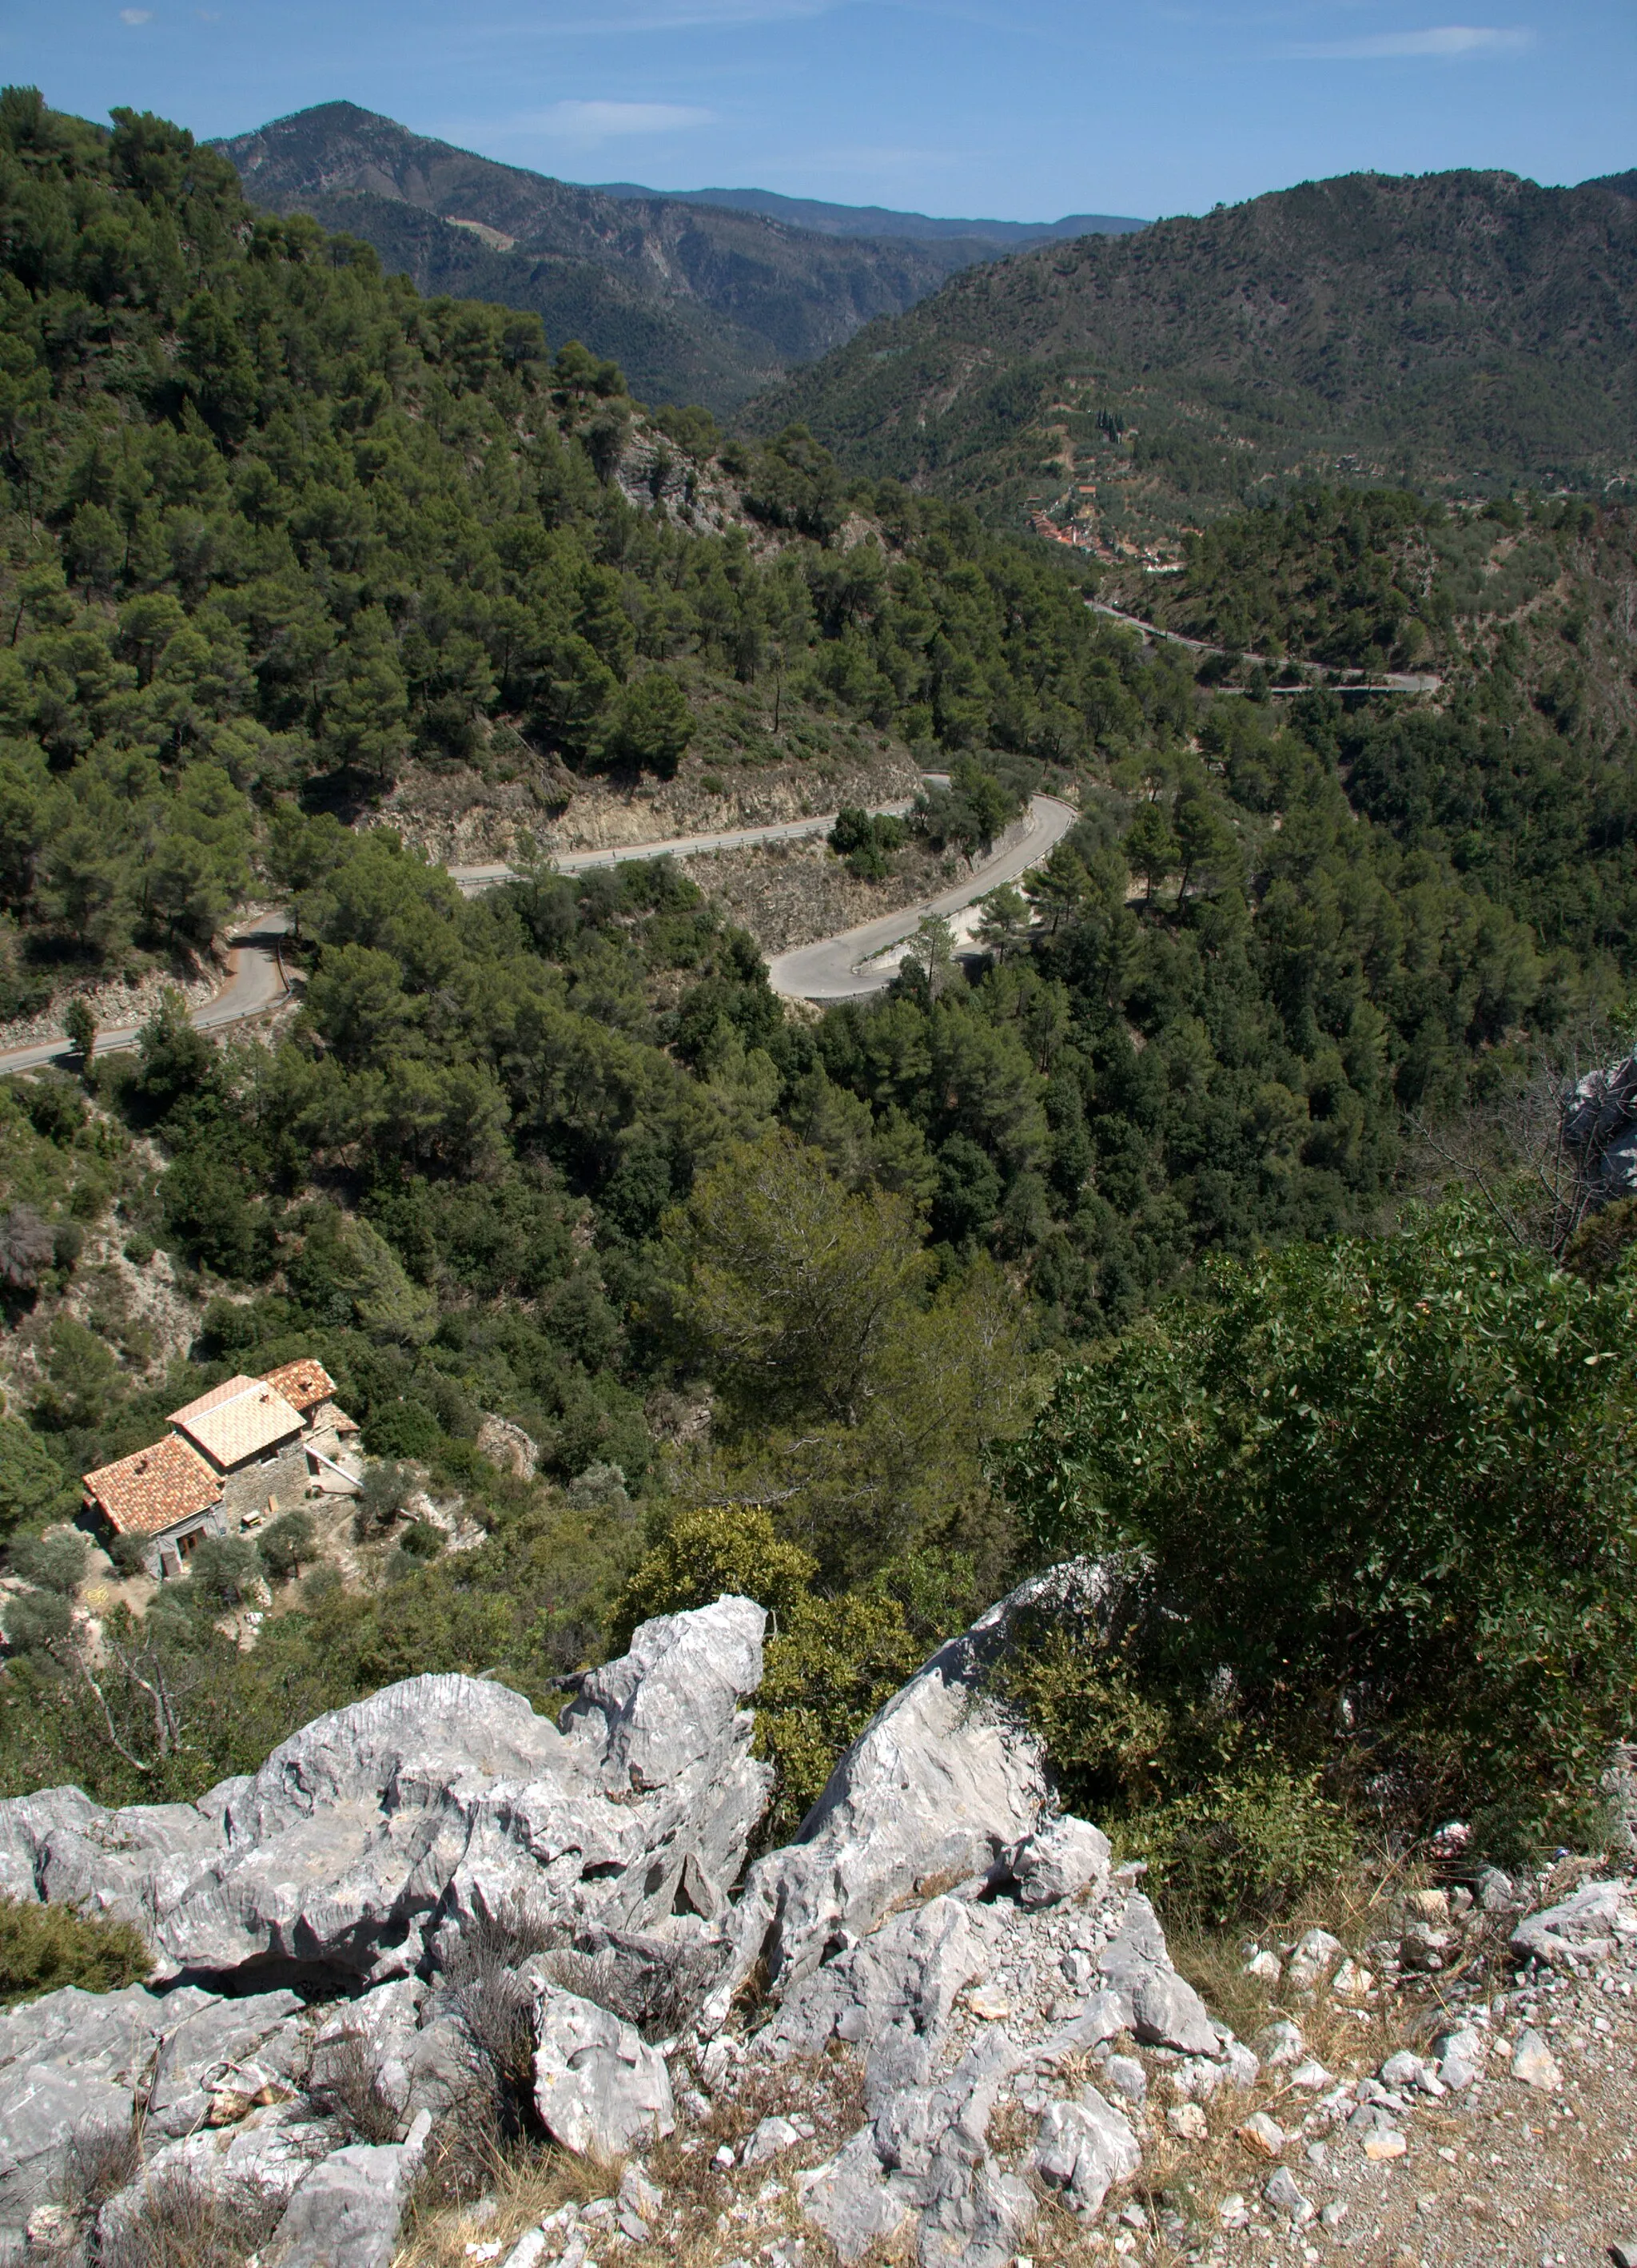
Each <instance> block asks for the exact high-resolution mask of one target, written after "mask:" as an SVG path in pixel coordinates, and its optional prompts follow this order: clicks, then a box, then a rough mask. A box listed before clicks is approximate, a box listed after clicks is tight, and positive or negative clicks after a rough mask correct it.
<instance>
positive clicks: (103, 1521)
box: [85, 1359, 358, 1576]
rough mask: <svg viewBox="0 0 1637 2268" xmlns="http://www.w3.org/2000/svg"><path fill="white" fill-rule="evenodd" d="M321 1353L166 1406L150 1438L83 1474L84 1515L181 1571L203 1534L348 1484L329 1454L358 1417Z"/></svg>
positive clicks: (152, 1566) (158, 1565) (154, 1567)
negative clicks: (160, 1434)
mask: <svg viewBox="0 0 1637 2268" xmlns="http://www.w3.org/2000/svg"><path fill="white" fill-rule="evenodd" d="M335 1390H336V1384H335V1381H334V1380H333V1379H332V1378H331V1377H330V1376H329V1373H328V1372H327V1371H326V1370H325V1368H324V1366H323V1365H322V1364H321V1363H318V1362H314V1361H312V1360H310V1359H309V1360H304V1361H300V1362H292V1363H285V1364H284V1365H283V1366H281V1367H280V1368H279V1369H277V1370H274V1371H269V1373H268V1374H267V1376H266V1377H265V1378H244V1377H240V1378H230V1379H227V1380H225V1381H224V1382H223V1384H222V1385H220V1386H213V1387H212V1388H210V1392H209V1393H208V1394H201V1395H198V1396H197V1397H196V1398H195V1400H194V1401H192V1402H188V1403H184V1404H183V1406H182V1407H181V1409H180V1410H172V1412H171V1414H170V1419H169V1423H170V1425H171V1429H172V1430H171V1432H169V1433H168V1434H166V1437H165V1438H164V1440H159V1441H156V1442H155V1443H154V1444H153V1446H152V1447H151V1448H146V1449H138V1450H137V1451H136V1454H134V1455H133V1456H129V1457H122V1458H121V1459H120V1460H119V1461H118V1462H117V1463H115V1464H112V1465H104V1466H101V1467H100V1468H99V1469H98V1470H97V1471H95V1472H90V1473H87V1474H86V1475H85V1511H86V1513H87V1515H88V1516H89V1519H90V1521H91V1524H92V1526H95V1527H100V1528H104V1529H111V1530H112V1531H113V1532H114V1534H115V1535H129V1536H135V1537H138V1538H140V1539H141V1540H142V1542H143V1543H144V1545H145V1546H146V1547H147V1551H146V1557H147V1565H148V1571H149V1572H150V1573H151V1574H152V1575H155V1576H164V1575H180V1574H181V1572H182V1570H183V1568H184V1566H185V1565H186V1564H187V1561H188V1557H189V1556H190V1554H191V1553H192V1552H193V1550H194V1549H195V1546H196V1545H197V1543H198V1541H199V1538H200V1537H201V1536H202V1535H230V1534H232V1532H233V1531H235V1530H236V1529H238V1528H255V1527H258V1526H260V1524H261V1522H262V1521H263V1520H264V1519H267V1518H269V1517H271V1516H274V1515H276V1514H277V1513H279V1512H282V1511H288V1510H289V1508H290V1507H291V1506H292V1505H294V1504H297V1503H299V1501H300V1500H301V1499H302V1498H303V1497H305V1496H306V1495H308V1494H309V1493H317V1492H318V1491H319V1490H320V1489H323V1490H325V1491H328V1490H330V1489H333V1488H335V1487H336V1486H337V1480H336V1476H339V1477H340V1484H344V1485H347V1486H350V1485H353V1484H352V1483H351V1481H350V1476H348V1475H347V1474H346V1473H345V1471H344V1470H343V1468H342V1467H341V1466H340V1465H339V1464H338V1463H337V1462H336V1459H337V1457H338V1454H339V1452H340V1450H341V1448H342V1447H343V1442H344V1441H345V1440H346V1439H347V1438H348V1437H350V1436H351V1435H353V1434H356V1433H357V1432H358V1427H357V1425H355V1424H354V1423H353V1421H352V1419H351V1418H349V1417H348V1416H347V1414H346V1412H345V1411H344V1410H341V1409H338V1408H337V1407H336V1403H335V1400H334V1398H333V1397H334V1395H335Z"/></svg>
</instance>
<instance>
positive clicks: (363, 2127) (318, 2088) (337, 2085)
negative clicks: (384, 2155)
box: [304, 2031, 403, 2142]
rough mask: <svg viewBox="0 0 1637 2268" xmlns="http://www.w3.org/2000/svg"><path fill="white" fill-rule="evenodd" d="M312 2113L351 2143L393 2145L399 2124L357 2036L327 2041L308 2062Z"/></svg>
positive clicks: (351, 2033)
mask: <svg viewBox="0 0 1637 2268" xmlns="http://www.w3.org/2000/svg"><path fill="white" fill-rule="evenodd" d="M304 2091H305V2093H306V2098H307V2101H308V2102H310V2103H311V2104H312V2105H313V2109H314V2110H318V2111H321V2112H322V2113H323V2114H324V2115H325V2116H326V2117H330V2118H334V2119H335V2120H336V2123H337V2124H338V2125H340V2126H342V2127H343V2129H344V2130H345V2132H346V2136H347V2139H348V2140H349V2141H350V2142H395V2141H396V2140H397V2139H398V2131H399V2129H400V2127H401V2126H402V2123H403V2122H402V2119H401V2118H400V2117H399V2115H398V2110H397V2105H396V2104H395V2102H392V2100H391V2099H390V2097H389V2096H387V2095H385V2094H383V2092H382V2090H381V2084H380V2071H379V2069H378V2067H377V2065H376V2062H375V2058H374V2056H373V2055H372V2053H371V2051H370V2044H369V2042H368V2041H367V2040H366V2039H365V2036H364V2035H363V2033H362V2032H355V2031H345V2032H343V2033H342V2034H341V2036H340V2037H339V2038H337V2039H333V2040H326V2041H325V2042H324V2043H323V2044H322V2046H321V2047H320V2049H319V2050H318V2051H317V2053H316V2054H315V2055H314V2057H313V2069H312V2071H311V2073H309V2074H308V2077H307V2083H306V2088H305V2090H304Z"/></svg>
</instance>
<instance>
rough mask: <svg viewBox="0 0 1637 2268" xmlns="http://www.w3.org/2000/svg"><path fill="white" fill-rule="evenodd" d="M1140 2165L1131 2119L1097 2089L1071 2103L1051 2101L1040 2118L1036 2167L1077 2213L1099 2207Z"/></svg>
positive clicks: (1138, 2149)
mask: <svg viewBox="0 0 1637 2268" xmlns="http://www.w3.org/2000/svg"><path fill="white" fill-rule="evenodd" d="M1141 2163H1142V2150H1141V2147H1140V2145H1139V2142H1138V2140H1137V2137H1136V2135H1135V2134H1134V2133H1133V2132H1132V2124H1131V2121H1130V2119H1129V2118H1127V2117H1126V2116H1125V2113H1124V2111H1121V2110H1116V2109H1115V2107H1114V2105H1113V2104H1112V2103H1111V2102H1109V2101H1108V2100H1107V2099H1106V2098H1105V2097H1104V2096H1102V2095H1099V2094H1098V2092H1097V2090H1096V2088H1095V2087H1088V2088H1084V2089H1083V2090H1082V2091H1081V2093H1080V2095H1077V2096H1076V2097H1075V2098H1074V2099H1073V2101H1072V2102H1054V2103H1052V2104H1051V2106H1050V2108H1049V2109H1048V2110H1047V2111H1046V2114H1045V2117H1043V2119H1042V2121H1041V2125H1040V2140H1039V2142H1038V2144H1037V2145H1036V2151H1035V2169H1036V2172H1037V2173H1038V2174H1039V2176H1040V2177H1041V2179H1042V2180H1043V2181H1044V2182H1048V2183H1051V2187H1052V2188H1053V2189H1057V2190H1060V2191H1062V2192H1063V2194H1064V2196H1065V2198H1066V2201H1067V2202H1068V2203H1069V2204H1070V2205H1073V2209H1074V2211H1075V2212H1076V2213H1082V2214H1085V2215H1087V2216H1089V2215H1090V2214H1092V2213H1096V2212H1097V2211H1099V2210H1100V2208H1101V2206H1102V2200H1103V2198H1105V2197H1107V2195H1108V2193H1109V2191H1110V2189H1112V2187H1113V2186H1114V2184H1115V2183H1116V2182H1125V2181H1129V2180H1130V2179H1131V2177H1132V2175H1133V2174H1134V2173H1135V2172H1136V2171H1137V2169H1138V2168H1139V2165H1140V2164H1141Z"/></svg>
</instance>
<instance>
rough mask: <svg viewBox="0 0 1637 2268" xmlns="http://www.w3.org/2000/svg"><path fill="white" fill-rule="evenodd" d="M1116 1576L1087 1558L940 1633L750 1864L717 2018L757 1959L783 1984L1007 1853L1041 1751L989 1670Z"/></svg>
mask: <svg viewBox="0 0 1637 2268" xmlns="http://www.w3.org/2000/svg"><path fill="white" fill-rule="evenodd" d="M1117 1582H1118V1579H1117V1575H1116V1574H1115V1573H1114V1572H1112V1571H1111V1570H1110V1569H1109V1568H1107V1567H1106V1566H1104V1565H1102V1564H1099V1563H1094V1562H1091V1561H1088V1560H1086V1561H1081V1560H1075V1561H1071V1562H1069V1563H1068V1564H1067V1565H1065V1566H1063V1567H1058V1568H1054V1569H1052V1570H1051V1571H1050V1572H1048V1573H1047V1574H1044V1575H1041V1576H1036V1577H1035V1578H1033V1579H1031V1580H1030V1581H1029V1582H1027V1583H1024V1584H1021V1585H1020V1586H1019V1587H1018V1588H1017V1589H1016V1590H1015V1591H1014V1592H1013V1593H1012V1594H1010V1595H1009V1596H1008V1597H1007V1598H1006V1599H1003V1600H1002V1601H1001V1602H1000V1603H999V1605H998V1606H995V1607H992V1608H991V1609H990V1610H989V1612H988V1613H987V1614H985V1615H984V1616H981V1617H980V1618H979V1619H978V1621H977V1622H976V1623H974V1624H973V1625H972V1627H971V1628H970V1630H969V1631H963V1632H962V1635H961V1636H960V1637H959V1638H951V1639H950V1641H949V1642H948V1645H947V1646H940V1649H939V1651H938V1652H937V1653H935V1654H934V1655H933V1658H932V1660H931V1661H929V1662H928V1663H927V1664H926V1666H925V1668H924V1669H922V1670H921V1671H920V1672H919V1673H918V1675H916V1676H914V1677H912V1678H911V1680H910V1683H908V1684H907V1685H905V1686H904V1687H903V1689H902V1690H900V1691H899V1692H897V1693H896V1694H895V1695H894V1696H893V1697H892V1699H891V1700H890V1701H889V1702H888V1703H887V1704H886V1705H885V1706H884V1707H883V1708H882V1709H881V1710H880V1711H878V1712H877V1713H876V1715H875V1716H874V1718H872V1719H871V1720H870V1722H869V1724H868V1725H866V1727H865V1728H864V1731H863V1732H862V1733H861V1734H859V1738H858V1739H857V1740H856V1741H855V1742H853V1744H852V1747H851V1748H850V1749H848V1750H847V1752H846V1754H845V1755H844V1756H843V1757H842V1759H841V1761H840V1762H839V1763H838V1764H837V1766H836V1769H835V1771H833V1772H832V1773H831V1774H830V1780H829V1783H828V1785H827V1786H825V1789H824V1791H823V1793H822V1795H821V1796H820V1797H819V1800H818V1801H817V1803H816V1804H815V1806H814V1808H813V1809H812V1810H811V1811H810V1812H809V1813H808V1815H807V1818H806V1819H805V1820H804V1821H803V1822H802V1824H801V1828H800V1833H799V1834H798V1836H797V1837H796V1840H795V1841H794V1843H793V1844H792V1845H789V1846H788V1847H787V1848H786V1849H785V1850H783V1851H776V1852H771V1853H770V1854H769V1856H768V1857H767V1858H765V1859H761V1860H759V1861H758V1862H757V1864H756V1866H755V1867H753V1868H752V1869H751V1872H750V1874H749V1876H748V1880H747V1882H746V1886H745V1892H744V1896H743V1897H742V1898H741V1901H740V1904H739V1910H738V1914H737V1917H736V1920H735V1926H734V1940H735V1944H734V1960H733V1962H731V1963H730V1965H729V1968H728V1970H727V1971H726V1974H725V1976H724V1977H723V1980H722V1982H721V1984H720V1985H719V1987H718V1990H717V1992H716V1994H715V1995H714V1996H713V1999H712V2001H711V2002H710V2004H708V2009H709V2014H710V2016H711V2017H712V2019H713V2020H714V2021H718V2022H719V2021H720V2020H721V2017H722V2016H723V2015H724V2014H726V2008H727V2007H728V2004H729V2001H730V2000H731V1998H732V1995H733V1993H734V1992H735V1991H736V1990H737V1989H738V1986H739V1985H741V1983H742V1982H743V1980H744V1978H745V1977H747V1976H748V1974H749V1972H750V1970H752V1969H753V1968H754V1967H755V1966H756V1963H757V1962H765V1963H766V1966H767V1973H768V1976H769V1978H770V1981H771V1984H772V1986H773V1989H774V1991H775V1992H778V1993H780V1994H783V1993H785V1992H788V1991H789V1990H790V1989H791V1987H792V1986H793V1985H796V1984H798V1983H800V1980H801V1978H802V1977H805V1976H807V1975H808V1974H809V1973H810V1972H811V1971H812V1970H814V1969H815V1968H816V1967H817V1966H818V1964H819V1962H821V1960H822V1958H823V1955H824V1953H825V1950H826V1948H827V1947H829V1946H830V1944H832V1943H833V1942H834V1941H835V1940H836V1939H837V1936H838V1935H846V1936H852V1937H859V1936H862V1935H864V1934H865V1933H866V1932H868V1931H869V1930H871V1929H873V1928H874V1926H876V1924H877V1923H878V1922H880V1921H881V1918H882V1917H883V1916H884V1915H885V1914H886V1913H887V1912H888V1911H889V1909H890V1908H891V1906H892V1905H893V1904H895V1903H896V1901H898V1900H900V1899H902V1898H904V1897H907V1896H911V1895H912V1894H913V1893H914V1892H915V1891H916V1889H917V1888H918V1885H922V1884H925V1883H927V1882H928V1881H944V1882H948V1883H951V1884H953V1883H955V1882H959V1881H962V1879H964V1878H969V1877H971V1876H974V1875H980V1874H988V1873H990V1872H991V1871H992V1870H993V1869H995V1868H997V1867H1004V1866H1005V1865H1006V1864H1007V1861H1008V1860H1009V1857H1010V1854H1011V1852H1013V1851H1014V1849H1015V1848H1016V1846H1017V1845H1019V1844H1020V1843H1021V1842H1023V1841H1024V1840H1025V1839H1026V1838H1027V1837H1029V1836H1030V1835H1032V1834H1033V1833H1034V1831H1035V1829H1036V1826H1037V1824H1038V1823H1039V1818H1040V1812H1041V1807H1042V1804H1043V1801H1044V1799H1045V1795H1046V1771H1045V1762H1044V1758H1043V1755H1042V1753H1041V1749H1040V1745H1039V1743H1038V1742H1037V1741H1036V1739H1035V1737H1034V1736H1033V1734H1031V1733H1030V1732H1029V1730H1028V1729H1027V1728H1026V1727H1023V1726H1022V1725H1021V1724H1020V1723H1019V1722H1018V1721H1017V1720H1016V1719H1015V1718H1014V1717H1013V1716H1012V1715H1010V1714H1009V1713H1008V1712H1007V1710H1006V1709H1005V1708H1004V1707H1003V1706H1002V1705H1000V1704H999V1702H998V1701H997V1700H995V1699H994V1698H993V1697H992V1695H991V1694H990V1693H989V1692H988V1690H987V1683H988V1674H989V1672H990V1671H991V1670H992V1668H993V1666H994V1664H995V1663H996V1661H998V1660H999V1656H1000V1655H1001V1653H1003V1652H1004V1650H1005V1648H1006V1646H1007V1641H1008V1638H1009V1637H1010V1635H1011V1632H1012V1631H1013V1629H1014V1625H1015V1624H1016V1623H1017V1620H1018V1618H1019V1617H1020V1616H1021V1615H1024V1614H1026V1613H1029V1612H1030V1611H1036V1612H1042V1613H1049V1612H1050V1611H1051V1610H1052V1609H1054V1608H1062V1607H1064V1606H1066V1605H1068V1604H1070V1603H1072V1604H1073V1607H1074V1609H1075V1610H1076V1611H1078V1612H1080V1613H1081V1614H1095V1613H1096V1612H1098V1611H1099V1610H1101V1609H1103V1608H1104V1607H1105V1606H1106V1604H1107V1602H1109V1600H1110V1599H1111V1597H1112V1595H1113V1594H1114V1593H1115V1591H1116V1590H1117Z"/></svg>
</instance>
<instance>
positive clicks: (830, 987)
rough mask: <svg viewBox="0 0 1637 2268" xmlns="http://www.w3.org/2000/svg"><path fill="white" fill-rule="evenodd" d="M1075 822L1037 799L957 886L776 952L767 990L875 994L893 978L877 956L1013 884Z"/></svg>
mask: <svg viewBox="0 0 1637 2268" xmlns="http://www.w3.org/2000/svg"><path fill="white" fill-rule="evenodd" d="M1079 817H1080V814H1079V813H1078V812H1077V811H1075V810H1074V809H1073V806H1071V805H1069V804H1066V803H1059V802H1058V799H1057V798H1056V797H1055V796H1052V795H1037V796H1036V798H1035V799H1034V800H1033V802H1032V803H1031V804H1030V805H1029V816H1028V821H1027V823H1026V824H1025V826H1024V828H1022V830H1021V833H1020V834H1019V836H1018V837H1017V839H1016V840H1015V841H1014V842H1012V843H1006V844H1004V845H1003V846H1002V847H1001V849H999V851H996V852H995V853H994V855H993V856H992V858H986V859H984V863H983V864H982V865H980V866H978V867H977V868H975V869H974V871H973V872H972V873H970V874H969V875H968V876H967V878H966V880H964V881H963V882H958V883H956V885H955V887H954V888H953V889H952V890H946V891H945V892H944V893H943V895H942V896H941V897H936V898H931V899H929V900H928V901H927V902H926V903H925V905H920V906H908V907H905V908H903V909H902V910H900V911H899V912H897V913H896V914H883V915H882V916H881V917H880V919H879V920H876V921H873V922H865V923H863V924H861V925H860V926H859V928H858V929H850V930H845V931H844V932H842V934H841V935H840V936H839V937H826V938H821V939H820V940H819V942H818V943H817V944H816V945H801V946H797V947H796V949H795V951H794V952H793V953H781V954H779V955H778V958H777V959H776V960H774V961H771V962H770V963H769V964H768V976H769V978H770V981H771V983H772V987H773V990H775V992H783V993H784V994H785V995H786V997H787V998H791V999H798V1000H818V1001H830V1000H857V999H861V998H864V997H865V996H866V994H868V993H871V992H879V991H880V990H881V988H882V987H883V986H884V985H885V984H886V983H888V982H889V979H890V978H891V977H892V976H894V975H895V974H896V971H895V970H894V969H892V968H883V967H882V966H881V956H882V955H883V954H887V953H889V952H890V950H891V948H892V947H893V946H895V945H899V944H902V942H903V939H905V938H908V937H912V936H913V935H914V934H915V931H916V928H917V925H918V924H919V923H920V922H921V920H922V919H923V918H924V917H925V916H926V915H927V914H957V913H960V912H961V911H962V909H964V908H965V907H967V906H970V905H971V904H973V903H974V902H976V901H977V899H979V898H981V897H985V896H987V895H988V894H989V892H990V891H991V890H998V889H999V887H1000V886H1001V884H1002V883H1004V882H1015V881H1016V880H1017V879H1018V876H1019V875H1020V874H1024V873H1028V871H1029V868H1030V867H1031V866H1037V865H1039V864H1040V862H1041V860H1042V859H1043V858H1045V857H1046V856H1047V854H1048V853H1049V852H1050V851H1051V849H1052V847H1053V845H1054V844H1056V843H1060V842H1061V841H1062V840H1063V837H1064V836H1066V834H1067V833H1068V831H1069V829H1070V828H1071V827H1073V824H1074V822H1075V821H1076V820H1077V819H1078V818H1079Z"/></svg>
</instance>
